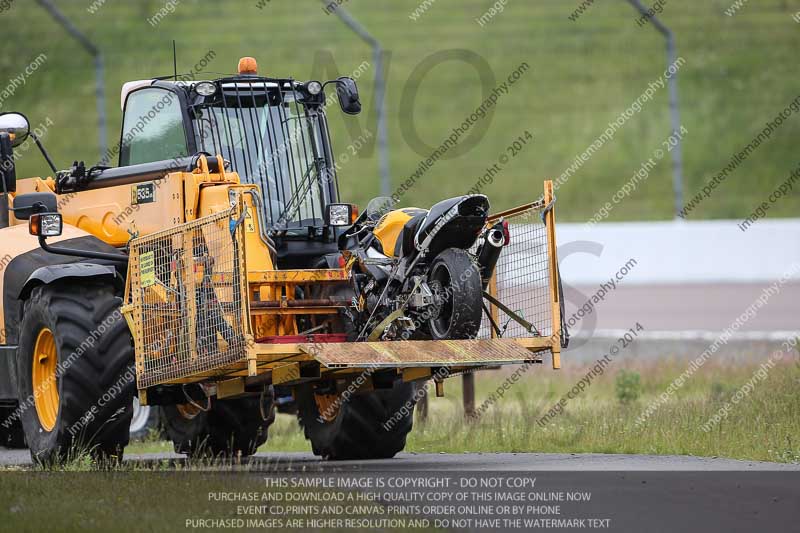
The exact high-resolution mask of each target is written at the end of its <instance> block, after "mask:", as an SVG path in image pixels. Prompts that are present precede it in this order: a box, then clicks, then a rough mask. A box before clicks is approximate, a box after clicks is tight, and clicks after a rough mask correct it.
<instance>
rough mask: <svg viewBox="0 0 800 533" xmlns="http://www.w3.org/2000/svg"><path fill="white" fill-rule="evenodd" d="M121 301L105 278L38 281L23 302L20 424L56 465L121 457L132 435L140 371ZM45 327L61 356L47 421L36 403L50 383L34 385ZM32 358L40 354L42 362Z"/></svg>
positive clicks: (36, 452)
mask: <svg viewBox="0 0 800 533" xmlns="http://www.w3.org/2000/svg"><path fill="white" fill-rule="evenodd" d="M121 304H122V300H121V299H120V298H119V297H118V296H116V295H115V291H114V289H113V287H110V286H108V285H105V284H102V283H80V284H78V283H56V284H53V285H45V286H40V287H36V288H35V289H34V290H33V291H32V292H31V295H30V298H29V299H28V300H27V301H26V302H25V307H24V314H23V319H22V324H21V326H20V336H19V348H18V349H17V386H18V391H19V398H20V405H21V407H22V413H21V420H22V427H23V429H24V432H25V440H26V441H27V443H28V447H29V448H30V452H31V458H32V459H33V461H34V462H36V463H40V464H43V463H48V464H51V463H57V462H61V461H63V460H65V459H69V458H71V457H77V456H79V455H81V454H83V453H90V454H91V455H92V456H94V457H95V458H98V459H105V460H111V461H119V460H122V453H123V450H124V448H125V446H126V445H127V444H128V440H129V427H130V423H131V413H132V410H133V405H132V400H133V396H134V394H135V390H136V374H135V365H134V350H133V343H132V342H131V335H130V331H129V330H128V325H127V323H126V322H125V319H124V318H123V316H122V314H121V313H120V312H119V308H120V305H121ZM45 329H49V330H50V332H51V334H52V340H53V344H54V345H55V351H56V352H57V355H56V359H57V361H58V366H57V368H56V371H55V376H56V385H55V386H56V390H57V391H58V398H57V405H56V409H55V411H56V415H55V419H54V421H53V422H51V423H49V424H43V422H42V421H43V420H46V419H45V418H42V417H41V415H40V414H39V412H38V411H39V408H38V407H37V404H36V401H37V398H40V399H42V398H45V395H44V394H42V391H47V390H48V388H47V387H43V386H41V383H40V385H39V386H35V385H34V384H33V366H34V364H39V365H41V364H43V363H42V359H41V354H40V355H38V356H37V355H36V354H34V348H35V347H36V342H37V339H38V338H39V335H40V334H43V332H45ZM34 357H38V359H37V361H36V362H34ZM41 401H44V400H41ZM49 405H52V404H49ZM46 425H50V426H52V427H46Z"/></svg>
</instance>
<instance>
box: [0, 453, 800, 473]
mask: <svg viewBox="0 0 800 533" xmlns="http://www.w3.org/2000/svg"><path fill="white" fill-rule="evenodd" d="M125 460H126V461H127V462H134V463H140V464H141V465H142V466H146V465H147V463H149V462H152V463H156V462H161V461H163V460H172V461H176V464H177V463H183V462H184V461H185V460H186V459H185V457H184V456H182V455H178V454H174V453H157V454H156V453H153V454H140V455H127V456H126V459H125ZM29 464H30V454H29V453H28V450H8V449H5V448H0V465H2V466H11V465H20V466H22V465H29ZM221 466H226V465H221ZM242 468H243V469H246V470H248V471H251V472H297V471H300V472H331V473H336V472H340V473H348V472H349V473H354V472H360V471H364V472H368V471H381V472H389V471H392V472H394V471H396V472H407V473H414V472H416V473H427V472H464V471H470V472H539V471H591V472H619V471H637V472H644V471H649V472H723V471H732V472H745V471H794V472H800V464H794V465H793V464H783V463H768V462H761V461H738V460H733V459H722V458H706V457H689V456H677V455H628V454H597V453H580V454H571V453H464V454H446V453H400V454H398V455H397V456H396V457H395V458H394V459H384V460H373V461H323V460H321V459H320V458H319V457H316V456H314V455H312V454H311V453H304V452H284V453H280V452H278V453H269V452H268V453H259V454H256V455H255V456H253V457H252V458H251V459H250V460H249V461H246V462H245V463H244V464H243V465H242ZM210 469H214V467H213V466H212V467H210Z"/></svg>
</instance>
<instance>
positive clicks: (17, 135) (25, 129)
mask: <svg viewBox="0 0 800 533" xmlns="http://www.w3.org/2000/svg"><path fill="white" fill-rule="evenodd" d="M30 132H31V125H30V123H29V122H28V119H27V118H25V115H23V114H22V113H0V133H8V134H9V135H10V136H11V146H12V147H13V146H19V145H20V144H22V143H23V142H25V139H27V138H28V135H29V134H30Z"/></svg>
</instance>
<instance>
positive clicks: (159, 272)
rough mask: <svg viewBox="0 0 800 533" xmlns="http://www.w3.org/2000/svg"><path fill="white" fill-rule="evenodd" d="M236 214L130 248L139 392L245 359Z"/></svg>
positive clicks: (242, 274)
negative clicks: (142, 389)
mask: <svg viewBox="0 0 800 533" xmlns="http://www.w3.org/2000/svg"><path fill="white" fill-rule="evenodd" d="M236 220H237V209H236V208H233V209H231V210H228V211H224V212H221V213H217V214H214V215H210V216H207V217H204V218H200V219H197V220H195V221H193V222H189V223H187V224H182V225H180V226H178V227H176V228H174V229H170V230H165V231H161V232H158V233H153V234H150V235H147V236H145V237H141V238H137V239H133V240H132V241H131V243H130V257H131V260H130V261H131V263H130V264H131V268H130V279H129V287H130V288H129V291H130V292H129V294H128V302H129V304H130V306H131V307H132V317H133V327H132V329H133V330H134V338H135V342H136V348H137V349H136V370H137V383H138V386H139V388H145V387H149V386H152V385H156V384H159V383H166V382H170V381H174V380H179V379H181V378H186V377H189V376H193V375H196V374H198V373H201V372H209V373H213V372H214V371H216V370H219V369H221V368H223V367H225V366H226V365H229V364H231V363H236V362H240V361H244V360H246V351H247V329H246V328H247V326H246V324H247V320H246V316H247V315H246V300H245V299H246V294H247V293H246V287H245V284H246V280H247V277H246V273H245V270H244V247H243V236H242V230H241V225H238V224H236V223H235V222H236Z"/></svg>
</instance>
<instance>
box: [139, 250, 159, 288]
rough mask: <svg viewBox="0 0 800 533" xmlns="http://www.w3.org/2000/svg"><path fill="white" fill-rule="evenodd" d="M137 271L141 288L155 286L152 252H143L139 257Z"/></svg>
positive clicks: (154, 262)
mask: <svg viewBox="0 0 800 533" xmlns="http://www.w3.org/2000/svg"><path fill="white" fill-rule="evenodd" d="M139 271H140V272H141V275H140V279H141V283H142V287H149V286H150V285H155V284H156V258H155V255H154V253H153V252H145V253H143V254H142V255H140V256H139Z"/></svg>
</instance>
